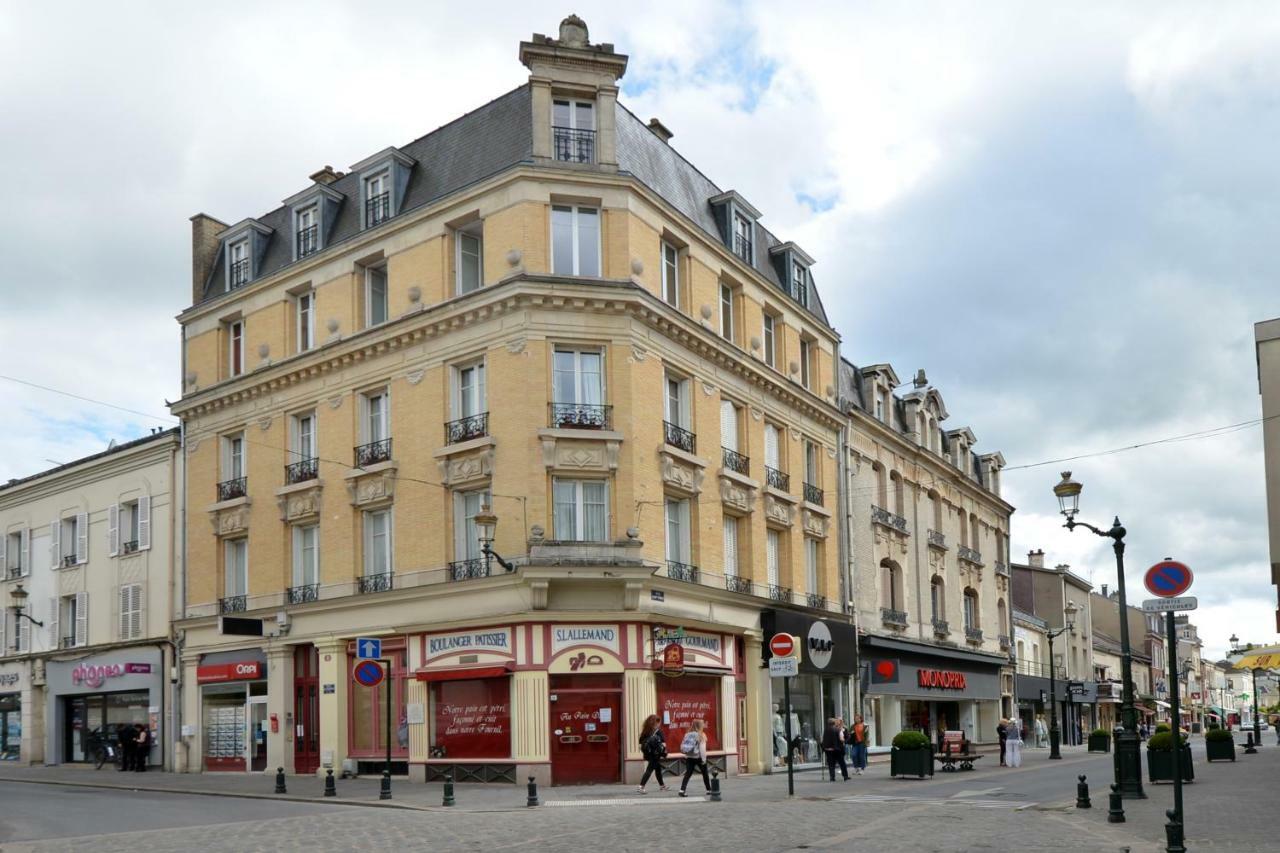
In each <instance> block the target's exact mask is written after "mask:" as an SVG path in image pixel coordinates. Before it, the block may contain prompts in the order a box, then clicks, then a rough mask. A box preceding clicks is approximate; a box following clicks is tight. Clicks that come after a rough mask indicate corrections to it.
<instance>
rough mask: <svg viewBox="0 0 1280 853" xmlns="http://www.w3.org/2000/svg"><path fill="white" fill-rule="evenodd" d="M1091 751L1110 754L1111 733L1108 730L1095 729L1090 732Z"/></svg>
mask: <svg viewBox="0 0 1280 853" xmlns="http://www.w3.org/2000/svg"><path fill="white" fill-rule="evenodd" d="M1089 751H1090V752H1110V751H1111V733H1110V732H1108V731H1107V730H1106V729H1094V730H1093V731H1091V732H1089Z"/></svg>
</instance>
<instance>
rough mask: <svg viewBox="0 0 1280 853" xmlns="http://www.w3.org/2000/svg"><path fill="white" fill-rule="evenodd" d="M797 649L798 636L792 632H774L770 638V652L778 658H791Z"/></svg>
mask: <svg viewBox="0 0 1280 853" xmlns="http://www.w3.org/2000/svg"><path fill="white" fill-rule="evenodd" d="M795 651H796V638H795V637H793V636H791V635H790V634H774V635H773V637H772V638H771V639H770V640H769V652H770V654H772V655H773V656H774V657H776V658H789V657H791V656H792V655H793V654H795Z"/></svg>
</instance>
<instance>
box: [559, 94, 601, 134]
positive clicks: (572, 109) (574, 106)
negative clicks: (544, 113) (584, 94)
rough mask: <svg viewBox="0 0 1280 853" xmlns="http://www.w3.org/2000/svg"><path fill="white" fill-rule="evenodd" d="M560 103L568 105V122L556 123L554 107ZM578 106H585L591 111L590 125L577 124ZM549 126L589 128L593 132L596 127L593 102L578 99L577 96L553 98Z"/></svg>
mask: <svg viewBox="0 0 1280 853" xmlns="http://www.w3.org/2000/svg"><path fill="white" fill-rule="evenodd" d="M560 104H565V105H567V106H568V107H569V123H568V124H556V107H557V106H559V105H560ZM578 107H586V108H587V109H588V111H589V112H590V113H591V126H590V127H579V126H578ZM551 126H552V127H564V128H568V129H569V130H590V131H593V132H594V131H595V129H596V105H595V102H594V101H583V100H579V99H578V98H553V99H552V100H551Z"/></svg>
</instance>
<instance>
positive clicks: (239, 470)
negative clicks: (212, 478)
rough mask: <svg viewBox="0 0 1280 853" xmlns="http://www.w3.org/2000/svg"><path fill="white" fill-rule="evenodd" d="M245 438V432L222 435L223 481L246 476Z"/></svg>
mask: <svg viewBox="0 0 1280 853" xmlns="http://www.w3.org/2000/svg"><path fill="white" fill-rule="evenodd" d="M244 472H245V438H244V433H243V432H235V433H231V434H230V435H224V436H223V437H222V481H223V482H226V481H227V480H239V479H240V478H241V477H243V476H245V473H244Z"/></svg>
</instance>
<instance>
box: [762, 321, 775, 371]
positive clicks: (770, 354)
mask: <svg viewBox="0 0 1280 853" xmlns="http://www.w3.org/2000/svg"><path fill="white" fill-rule="evenodd" d="M777 328H778V318H777V317H775V316H773V315H772V314H769V313H767V312H766V313H765V315H764V363H765V364H767V365H769V366H770V367H777V366H778V352H777V338H776V334H777Z"/></svg>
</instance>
